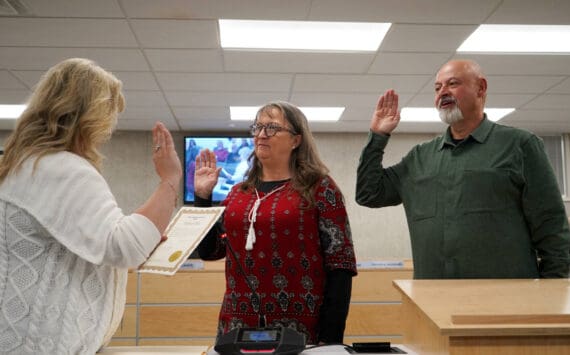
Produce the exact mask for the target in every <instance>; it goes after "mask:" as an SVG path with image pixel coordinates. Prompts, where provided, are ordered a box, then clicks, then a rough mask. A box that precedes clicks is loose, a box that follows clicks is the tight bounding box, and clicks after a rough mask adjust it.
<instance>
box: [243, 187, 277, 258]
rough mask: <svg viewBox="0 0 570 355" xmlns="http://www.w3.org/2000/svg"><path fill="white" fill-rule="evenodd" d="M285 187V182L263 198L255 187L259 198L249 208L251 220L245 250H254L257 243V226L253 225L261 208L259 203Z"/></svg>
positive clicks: (249, 218)
mask: <svg viewBox="0 0 570 355" xmlns="http://www.w3.org/2000/svg"><path fill="white" fill-rule="evenodd" d="M284 187H285V184H283V185H281V186H279V187H278V188H276V189H274V190H272V191H271V192H269V193H268V194H267V195H265V196H263V197H262V198H259V193H258V192H257V189H255V195H256V196H257V199H256V200H255V202H254V203H253V207H251V210H249V215H248V217H247V220H248V221H249V230H248V231H247V240H246V242H245V250H252V249H253V244H255V227H254V226H253V225H254V223H255V219H256V217H257V209H258V208H259V205H261V201H263V200H265V199H266V198H268V197H269V196H271V195H273V194H274V193H275V192H277V191H279V190H281V189H282V188H284Z"/></svg>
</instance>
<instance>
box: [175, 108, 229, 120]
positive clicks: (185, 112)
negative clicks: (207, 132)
mask: <svg viewBox="0 0 570 355" xmlns="http://www.w3.org/2000/svg"><path fill="white" fill-rule="evenodd" d="M172 109H173V110H174V114H175V115H176V117H177V118H178V119H179V120H180V121H181V122H186V121H192V120H197V121H200V120H203V121H219V120H224V121H227V120H229V119H230V110H229V107H227V106H218V107H215V106H191V107H190V106H173V107H172Z"/></svg>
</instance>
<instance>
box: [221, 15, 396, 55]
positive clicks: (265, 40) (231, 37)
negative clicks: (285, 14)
mask: <svg viewBox="0 0 570 355" xmlns="http://www.w3.org/2000/svg"><path fill="white" fill-rule="evenodd" d="M219 25H220V40H221V45H222V48H226V49H227V48H236V49H237V48H240V49H244V48H247V49H273V50H279V49H280V50H307V51H311V50H313V51H321V50H322V51H376V50H378V47H379V46H380V43H382V40H383V39H384V36H385V35H386V32H388V29H389V28H390V25H391V24H390V23H373V22H317V21H257V20H251V21H250V20H219Z"/></svg>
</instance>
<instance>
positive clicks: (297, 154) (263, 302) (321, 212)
mask: <svg viewBox="0 0 570 355" xmlns="http://www.w3.org/2000/svg"><path fill="white" fill-rule="evenodd" d="M308 127H309V126H308V123H307V119H306V118H305V115H304V114H303V113H302V112H301V110H299V108H297V107H296V106H294V105H292V104H290V103H287V102H272V103H269V104H267V105H265V106H263V107H262V108H261V109H260V110H259V111H258V113H257V115H256V118H255V121H254V123H253V125H252V126H251V133H252V135H253V136H254V143H255V150H254V152H253V153H252V155H251V156H250V162H251V165H250V169H249V170H248V173H247V174H246V179H245V180H244V182H243V183H241V184H238V185H236V186H234V187H233V189H232V190H231V192H230V193H229V194H228V196H227V198H226V199H225V200H224V201H223V202H222V204H223V205H224V206H226V210H225V211H224V216H223V218H222V219H221V220H220V221H219V222H218V224H217V225H216V227H215V228H213V229H212V230H211V231H210V233H209V235H208V236H207V237H206V238H205V239H204V241H202V243H201V244H200V246H199V247H198V252H199V254H200V257H201V258H202V259H205V260H216V259H221V258H223V257H225V258H226V291H225V294H224V298H223V302H222V307H221V310H220V318H219V325H218V336H220V335H221V334H225V333H227V332H228V331H230V330H232V329H234V328H236V327H258V326H268V327H277V326H284V327H289V328H293V329H295V330H297V331H298V332H300V333H303V334H305V336H306V339H307V343H308V344H317V343H321V344H323V343H342V341H343V334H344V328H345V324H346V317H347V314H348V307H349V303H350V294H351V287H352V277H353V276H354V275H356V260H355V256H354V248H353V245H352V238H351V233H350V225H349V221H348V216H347V213H346V208H345V205H344V200H343V196H342V194H341V192H340V190H339V188H338V187H337V185H336V184H335V182H334V181H333V179H332V178H331V177H330V176H329V175H328V169H327V168H326V166H325V165H324V164H323V163H322V161H321V160H320V158H319V156H318V153H317V150H316V146H315V142H314V138H313V136H312V134H311V132H310V130H309V128H308ZM219 173H220V168H219V167H217V165H216V157H215V154H214V153H213V152H211V151H209V150H203V151H202V152H200V155H199V156H198V158H197V159H196V174H195V182H194V184H195V196H196V206H202V207H206V206H210V205H211V203H212V202H211V193H212V190H213V188H214V186H215V185H216V182H217V179H218V176H219ZM232 251H233V253H232ZM233 254H235V257H234V255H233ZM236 258H237V259H236ZM242 270H243V273H245V275H242ZM246 276H247V279H249V283H250V285H248V282H247V279H246ZM251 288H253V289H254V292H252V289H251Z"/></svg>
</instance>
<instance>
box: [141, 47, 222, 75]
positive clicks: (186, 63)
mask: <svg viewBox="0 0 570 355" xmlns="http://www.w3.org/2000/svg"><path fill="white" fill-rule="evenodd" d="M145 53H146V55H147V57H148V61H149V63H150V65H151V66H152V68H153V69H154V70H156V71H166V72H173V71H181V72H221V71H223V69H224V68H223V63H222V51H221V50H219V49H218V50H216V49H195V50H190V49H146V50H145Z"/></svg>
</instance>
